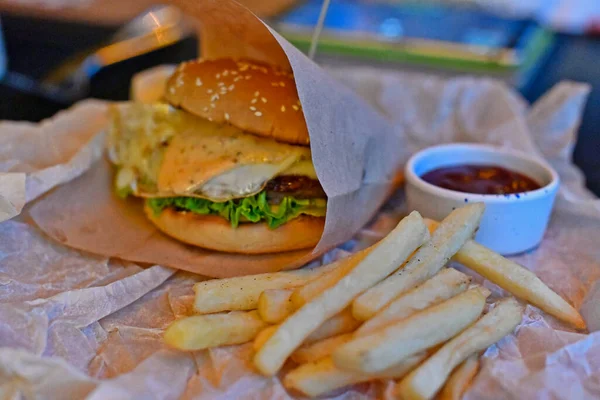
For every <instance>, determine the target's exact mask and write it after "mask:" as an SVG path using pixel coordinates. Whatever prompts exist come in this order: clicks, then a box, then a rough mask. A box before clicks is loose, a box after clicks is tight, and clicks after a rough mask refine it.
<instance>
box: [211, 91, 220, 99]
mask: <svg viewBox="0 0 600 400" xmlns="http://www.w3.org/2000/svg"><path fill="white" fill-rule="evenodd" d="M215 100H219V95H218V94H216V93H215V94H213V95H212V96H211V98H210V101H215Z"/></svg>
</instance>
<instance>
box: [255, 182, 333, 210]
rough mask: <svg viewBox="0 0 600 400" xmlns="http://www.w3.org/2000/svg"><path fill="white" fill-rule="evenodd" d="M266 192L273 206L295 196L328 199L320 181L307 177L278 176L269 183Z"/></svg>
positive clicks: (298, 197)
mask: <svg viewBox="0 0 600 400" xmlns="http://www.w3.org/2000/svg"><path fill="white" fill-rule="evenodd" d="M265 190H266V191H267V199H268V200H269V202H270V203H273V204H278V203H279V202H280V201H281V200H282V199H283V198H284V197H286V196H293V197H295V198H297V199H324V198H327V195H326V194H325V191H324V190H323V187H322V186H321V184H320V183H319V181H318V180H316V179H311V178H309V177H307V176H296V175H284V176H278V177H275V178H273V179H271V180H270V181H269V182H267V186H266V187H265Z"/></svg>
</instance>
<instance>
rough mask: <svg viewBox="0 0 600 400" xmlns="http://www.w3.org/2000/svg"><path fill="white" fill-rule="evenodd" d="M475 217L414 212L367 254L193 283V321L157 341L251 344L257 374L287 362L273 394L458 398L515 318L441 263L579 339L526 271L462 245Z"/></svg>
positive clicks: (566, 315)
mask: <svg viewBox="0 0 600 400" xmlns="http://www.w3.org/2000/svg"><path fill="white" fill-rule="evenodd" d="M483 211H484V206H483V204H470V205H467V206H465V207H462V208H460V209H456V210H454V211H453V212H452V213H451V214H450V215H448V216H447V217H446V218H445V219H444V220H443V221H441V222H440V223H437V222H435V221H428V220H424V219H423V218H422V217H421V216H420V215H419V213H417V212H413V213H411V214H410V215H408V216H406V217H405V218H404V219H402V221H400V223H399V224H398V225H397V226H396V228H395V229H394V230H393V231H392V232H391V233H390V234H389V235H388V236H386V237H385V238H383V239H382V240H381V241H379V242H378V243H376V244H375V245H373V246H371V247H370V248H367V249H365V250H363V251H361V252H358V253H355V254H353V255H351V256H349V257H347V258H344V259H342V260H339V261H337V262H335V263H333V264H330V265H327V266H324V267H319V268H315V269H310V270H299V271H292V272H278V273H270V274H261V275H254V276H244V277H239V278H229V279H218V280H209V281H204V282H200V283H198V284H196V285H195V287H194V290H195V293H196V298H195V305H194V308H195V311H196V312H197V313H198V314H199V315H195V316H191V317H187V318H183V319H180V320H178V321H175V322H174V323H173V324H172V325H171V326H170V327H169V328H168V329H167V330H166V332H165V336H164V338H165V341H166V343H167V344H169V345H171V346H173V347H175V348H178V349H182V350H201V349H206V348H210V347H215V346H226V345H234V344H241V343H246V342H250V341H254V343H253V345H254V349H255V354H254V360H253V361H254V365H255V366H256V368H257V369H258V370H259V371H260V372H261V373H262V374H264V375H266V376H273V375H275V374H277V373H278V372H279V371H280V370H281V368H282V366H283V365H284V363H286V362H287V361H288V360H290V361H291V362H293V363H295V364H296V367H295V368H294V369H292V370H291V371H289V372H287V374H286V375H285V376H284V377H283V382H284V385H285V386H286V387H287V388H288V389H290V390H292V391H298V392H300V393H302V394H304V395H307V396H311V397H314V396H320V395H322V394H325V393H327V392H330V391H332V390H334V389H338V388H342V387H345V386H348V385H353V384H356V383H360V382H365V381H371V380H377V379H384V380H389V379H391V380H394V381H396V384H395V391H394V392H395V394H396V395H397V397H398V398H403V399H431V398H433V397H434V396H436V395H438V394H439V398H441V399H458V398H460V397H461V396H462V394H463V393H464V391H465V390H466V388H467V387H468V385H469V383H470V381H471V380H472V379H473V377H474V376H475V375H476V374H477V371H478V368H479V356H480V355H481V354H482V352H484V351H485V349H486V348H487V347H489V346H491V345H492V344H494V343H496V342H497V341H499V340H500V339H502V338H503V337H504V336H506V335H507V334H509V333H511V332H512V331H513V330H514V328H515V327H516V326H517V325H518V324H519V323H520V321H521V318H522V313H523V310H522V306H521V304H520V303H519V302H517V300H515V299H514V298H513V297H507V298H504V299H500V300H498V301H496V302H495V304H488V302H487V298H488V297H489V296H490V291H489V290H487V289H486V288H484V287H482V286H478V285H474V284H473V283H472V282H471V278H470V277H469V276H468V275H466V274H463V273H462V272H459V271H458V270H456V269H453V268H447V267H446V265H447V264H448V262H449V261H450V260H454V261H457V262H459V263H461V264H463V265H464V266H465V267H467V268H469V269H471V270H473V271H475V272H477V273H478V274H480V275H482V276H483V277H485V278H486V279H488V280H489V281H491V282H493V283H495V284H496V285H498V286H500V287H501V288H503V289H505V290H506V291H507V292H509V293H511V294H513V295H514V296H516V297H517V298H519V299H520V300H522V301H523V302H527V303H530V304H532V305H534V306H537V307H539V308H540V309H542V310H544V311H545V312H547V313H548V314H551V315H553V316H554V317H556V318H558V319H560V320H563V321H565V322H567V323H569V324H571V325H573V326H574V327H576V328H578V329H585V322H584V321H583V319H582V318H581V316H580V315H579V313H578V312H577V311H576V310H575V309H574V308H573V307H572V306H571V305H570V304H569V303H567V302H566V301H565V300H564V299H563V298H561V297H560V296H559V295H558V294H556V293H555V292H553V291H552V290H551V289H550V288H549V287H548V286H546V285H545V284H544V283H543V282H542V281H541V280H540V279H539V278H538V277H537V276H535V275H534V274H533V273H532V272H530V271H529V270H527V269H525V268H523V267H522V266H520V265H518V264H516V263H514V262H512V261H510V260H508V259H506V258H504V257H502V256H500V255H498V254H496V253H494V252H492V251H491V250H489V249H487V248H485V247H483V246H481V245H479V244H477V243H475V242H474V241H473V240H471V238H472V237H473V235H474V233H475V231H476V229H477V227H478V225H479V222H480V220H481V216H482V214H483Z"/></svg>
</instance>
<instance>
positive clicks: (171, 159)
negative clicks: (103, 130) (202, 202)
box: [109, 104, 316, 201]
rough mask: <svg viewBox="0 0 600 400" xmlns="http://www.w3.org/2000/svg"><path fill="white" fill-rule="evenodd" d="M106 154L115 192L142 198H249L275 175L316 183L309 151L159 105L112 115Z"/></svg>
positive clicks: (132, 107) (126, 108) (129, 107)
mask: <svg viewBox="0 0 600 400" xmlns="http://www.w3.org/2000/svg"><path fill="white" fill-rule="evenodd" d="M115 111H116V115H115V117H114V118H113V126H112V129H111V131H110V133H109V154H110V158H111V160H112V161H113V162H114V163H115V164H117V165H118V166H119V167H120V171H119V173H118V175H117V186H118V188H119V190H122V188H123V187H127V188H128V189H129V190H131V191H133V192H134V193H135V194H137V195H140V196H144V197H164V196H195V197H204V198H208V199H211V200H213V201H225V200H228V199H231V198H237V197H244V196H249V195H252V194H255V193H258V192H260V191H261V190H262V188H263V187H264V185H265V184H266V182H268V181H269V180H270V179H272V178H273V177H275V176H278V175H302V176H309V177H311V178H314V179H316V173H315V170H314V167H313V165H312V161H311V154H310V149H309V148H307V147H304V146H293V145H289V144H283V143H278V142H275V141H273V140H270V139H265V138H260V137H257V136H254V135H251V134H247V133H244V132H243V131H241V130H239V129H237V128H234V127H232V126H230V125H219V124H214V123H212V122H209V121H207V120H204V119H201V118H196V117H194V116H191V115H189V114H187V113H185V112H180V111H177V110H173V109H170V108H169V107H168V106H164V105H140V104H136V105H122V106H120V108H119V109H117V110H115Z"/></svg>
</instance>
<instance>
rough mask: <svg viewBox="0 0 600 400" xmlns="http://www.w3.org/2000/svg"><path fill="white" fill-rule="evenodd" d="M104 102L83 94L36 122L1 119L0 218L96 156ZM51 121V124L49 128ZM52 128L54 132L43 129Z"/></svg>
mask: <svg viewBox="0 0 600 400" xmlns="http://www.w3.org/2000/svg"><path fill="white" fill-rule="evenodd" d="M105 111H106V105H105V104H104V103H102V102H100V101H96V100H87V101H83V102H81V103H79V104H78V105H76V106H75V107H73V109H71V110H69V111H66V112H62V113H59V114H57V115H56V116H54V118H52V121H51V122H50V121H45V122H42V123H40V124H37V125H36V124H31V123H27V122H12V121H3V122H0V132H2V135H1V136H0V221H4V220H6V219H9V218H12V217H14V216H16V215H18V214H19V213H20V212H21V209H22V208H23V206H24V205H25V203H26V202H29V201H32V200H34V199H36V198H37V197H39V196H40V195H42V194H44V193H46V192H47V191H48V190H50V189H52V188H53V187H55V186H57V185H60V184H62V183H65V182H68V181H70V180H72V179H73V178H75V177H77V176H79V175H81V174H82V173H83V172H85V171H86V170H87V169H88V168H89V167H90V165H92V164H93V163H94V162H95V161H97V160H98V159H99V158H100V155H101V154H102V147H103V137H102V134H99V132H100V131H101V130H102V129H103V127H104V126H105V125H106V116H105ZM50 126H52V128H50ZM49 129H51V130H52V131H53V132H54V133H53V134H48V130H49Z"/></svg>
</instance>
